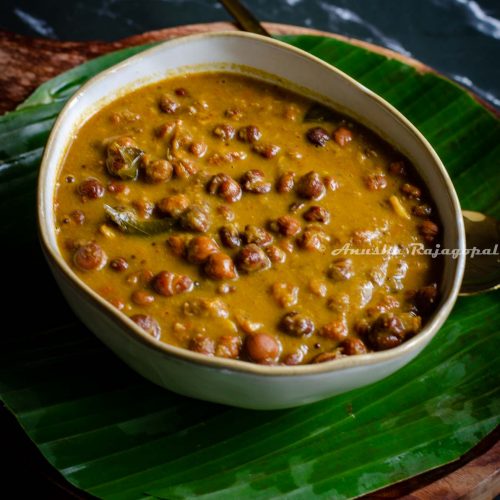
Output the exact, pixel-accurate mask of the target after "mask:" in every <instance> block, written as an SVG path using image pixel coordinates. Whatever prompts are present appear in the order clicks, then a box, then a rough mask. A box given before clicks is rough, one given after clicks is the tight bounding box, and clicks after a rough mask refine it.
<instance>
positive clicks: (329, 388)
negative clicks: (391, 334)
mask: <svg viewBox="0 0 500 500" xmlns="http://www.w3.org/2000/svg"><path fill="white" fill-rule="evenodd" d="M221 65H244V66H249V67H251V68H255V69H257V70H259V71H263V72H266V73H270V74H272V75H275V76H277V77H279V78H282V79H285V80H286V81H290V82H293V83H294V84H295V85H298V86H300V87H305V88H307V89H309V90H310V91H312V92H313V93H315V94H319V95H322V96H324V97H326V98H327V99H328V100H330V101H331V102H333V103H334V104H336V106H337V108H338V109H340V110H341V111H344V112H346V113H347V114H348V115H350V116H353V117H354V118H356V119H358V120H359V121H361V122H362V123H363V124H365V125H366V126H368V127H369V128H371V129H372V130H375V131H376V132H377V133H379V135H381V136H382V137H384V138H385V139H386V140H388V141H389V142H390V143H391V144H393V145H397V147H398V149H400V150H401V152H402V153H403V154H405V155H406V156H408V157H409V158H410V159H411V160H412V162H413V163H414V164H415V166H416V168H417V170H418V172H419V174H420V176H421V177H422V179H423V180H424V182H425V183H426V185H427V186H428V188H429V190H430V193H431V196H432V198H433V199H434V201H435V203H436V205H437V208H438V212H439V215H440V218H441V221H442V222H443V227H444V237H443V246H444V247H446V248H459V249H463V248H464V235H463V224H462V219H461V216H460V207H459V205H458V201H457V199H456V195H455V193H454V190H453V187H452V185H451V182H450V181H449V178H448V177H447V175H446V173H445V172H444V169H443V168H442V166H440V161H439V159H438V158H437V156H436V155H435V153H434V152H433V151H432V149H431V148H430V147H429V145H428V144H427V143H426V142H425V140H424V139H423V138H422V137H421V136H420V135H419V134H418V133H417V132H416V131H415V129H414V128H413V127H412V126H411V125H409V124H408V123H407V122H406V121H405V120H404V119H402V117H401V116H400V115H398V113H397V112H395V110H392V109H391V108H390V106H388V105H387V104H386V103H384V102H382V101H381V99H380V98H378V97H376V96H374V94H372V93H371V92H370V91H368V90H366V89H364V87H362V86H361V85H360V84H358V83H356V82H354V81H353V80H351V79H349V78H347V77H346V76H345V75H343V74H341V73H340V72H337V71H334V70H332V68H331V67H329V66H328V65H325V64H324V63H321V62H319V61H316V60H314V59H313V58H311V57H310V56H307V55H305V54H304V53H302V52H300V51H297V50H296V49H290V48H288V47H286V46H284V45H283V44H279V43H276V42H274V41H269V40H267V39H264V38H260V37H256V36H250V35H242V34H235V33H226V34H211V35H205V36H194V37H187V38H184V39H178V40H175V41H173V42H167V43H165V44H163V45H161V46H159V47H157V48H155V49H153V50H150V51H147V52H145V53H143V54H139V55H138V56H135V57H134V58H132V59H130V60H128V61H125V62H124V63H121V64H120V65H118V66H116V67H114V68H112V69H111V70H108V71H107V72H105V73H104V74H102V75H100V76H98V77H97V78H95V79H94V80H93V81H92V83H91V84H87V85H86V86H85V88H84V89H82V90H81V91H80V92H78V93H77V94H76V96H75V97H73V98H72V99H71V101H70V102H69V103H68V105H67V106H66V108H65V109H64V111H63V113H62V115H61V118H60V120H59V122H58V123H57V124H56V129H57V130H56V133H55V134H53V135H52V136H51V138H50V140H49V147H48V151H47V152H46V156H45V157H44V162H43V166H42V178H41V183H40V190H41V192H40V193H39V195H40V197H39V202H40V207H39V223H40V225H41V226H42V228H43V230H42V236H43V235H45V236H44V239H45V243H46V245H47V246H48V247H49V248H50V250H51V252H52V253H53V254H56V255H59V256H60V252H59V249H58V246H57V239H56V232H55V218H54V212H53V198H54V189H55V186H56V183H57V176H58V172H59V168H60V166H61V163H62V160H63V158H64V154H65V152H66V151H67V148H68V145H69V144H70V142H71V141H72V139H73V137H74V132H75V131H76V130H77V128H78V126H79V124H81V123H82V121H84V120H86V119H87V118H88V117H89V116H90V115H91V114H92V112H93V111H95V110H97V109H99V108H100V107H102V106H103V105H105V104H107V103H108V102H111V101H113V100H114V99H116V97H117V96H118V95H120V94H124V93H127V92H130V91H131V90H133V89H134V88H138V87H142V86H144V85H148V84H150V83H153V82H155V81H159V80H163V79H164V78H166V77H168V76H172V75H173V74H178V73H185V72H190V71H199V70H200V69H201V70H203V69H204V70H207V68H214V67H221ZM227 69H231V70H235V68H229V67H228V68H227ZM241 71H243V72H245V70H244V69H242V70H241ZM145 75H146V76H145ZM274 81H275V82H276V80H274ZM109 89H114V90H113V93H112V94H110V92H109ZM49 263H50V264H51V267H52V268H53V272H54V273H55V276H56V278H57V281H58V282H59V285H60V287H61V289H62V291H63V293H64V294H65V296H66V298H67V300H68V302H69V303H70V305H71V306H72V308H73V309H74V311H75V312H76V314H77V315H78V316H79V317H80V318H81V319H82V321H83V322H84V323H85V324H86V325H87V326H88V327H89V328H90V329H91V330H92V331H93V332H94V333H95V334H96V335H97V336H98V337H99V338H100V339H101V340H102V341H103V342H104V343H105V344H106V345H108V346H109V347H110V348H111V349H112V350H113V351H114V352H115V353H116V354H118V356H120V357H121V358H122V359H123V360H124V361H125V362H126V363H127V364H129V365H130V366H131V367H133V368H134V369H135V370H137V371H138V372H140V373H141V374H142V375H144V376H145V377H147V378H149V379H150V380H152V381H153V382H156V383H158V384H160V385H162V386H164V387H167V388H169V389H171V390H173V391H176V392H179V393H181V394H185V395H188V396H192V397H196V398H199V399H205V400H210V401H216V402H220V403H225V404H231V405H235V406H242V407H247V408H283V407H289V406H296V405H300V404H305V403H309V402H312V401H316V400H319V399H323V398H325V397H328V396H330V395H334V394H338V393H341V392H344V391H347V390H350V389H353V388H356V387H360V386H362V385H366V384H368V383H371V382H374V381H377V380H379V379H381V378H383V377H385V376H387V375H389V374H390V373H392V372H394V371H395V370H397V369H398V368H400V367H401V366H403V365H404V364H406V363H407V362H408V361H410V360H411V359H413V358H414V357H415V356H416V355H417V354H418V353H419V352H420V351H421V350H422V349H423V348H424V347H425V344H427V343H428V342H429V340H430V339H431V338H432V335H430V336H427V338H426V340H425V342H415V345H414V347H413V348H411V349H407V350H406V351H404V352H402V353H401V354H400V355H399V356H398V357H395V358H391V359H385V360H384V361H383V362H380V363H373V362H372V363H369V364H366V365H363V364H360V365H359V366H352V367H347V368H344V369H342V370H339V371H335V370H333V371H326V372H323V373H307V374H303V375H302V374H300V373H298V372H297V373H294V374H293V375H284V376H282V377H281V376H274V377H272V380H270V379H269V377H268V376H266V375H258V374H255V373H245V372H242V371H237V370H230V369H224V368H221V367H214V366H206V365H202V364H196V363H193V362H190V361H184V360H182V359H179V358H178V357H175V356H169V354H168V353H165V352H161V351H160V350H158V349H156V348H155V347H154V346H149V345H146V344H145V343H144V342H141V341H139V340H135V339H133V337H132V336H131V335H130V334H127V333H125V330H128V329H129V326H127V325H126V324H125V323H122V322H120V321H119V320H118V321H117V320H116V319H115V318H110V317H109V315H106V314H105V313H104V312H103V311H102V307H101V308H100V307H96V306H95V305H94V304H92V301H90V300H86V295H88V293H87V292H86V291H85V290H84V289H83V286H81V285H76V284H75V282H74V281H72V280H71V279H69V278H68V276H67V274H68V273H69V274H71V273H72V271H71V270H70V269H69V267H68V266H67V264H66V263H60V264H59V266H60V267H63V268H65V271H66V274H64V273H63V272H61V270H60V269H58V267H57V266H56V265H55V264H54V262H53V261H52V260H51V259H49ZM463 265H464V259H463V256H461V257H459V258H458V259H452V258H451V257H446V258H445V260H444V270H443V279H442V285H441V295H442V297H444V299H443V302H446V304H444V307H442V308H441V311H440V313H439V314H437V315H436V316H437V317H435V318H434V320H433V322H432V327H430V326H429V327H428V328H432V330H433V332H434V333H435V331H437V329H438V328H439V327H440V326H441V325H442V323H443V322H444V320H445V319H446V316H447V315H448V313H449V311H450V310H451V307H452V305H453V303H454V301H455V299H456V295H457V293H458V287H459V285H460V282H461V277H462V273H463ZM420 335H422V334H420ZM410 342H412V341H410ZM201 381H202V382H201Z"/></svg>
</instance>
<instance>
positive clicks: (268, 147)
mask: <svg viewBox="0 0 500 500" xmlns="http://www.w3.org/2000/svg"><path fill="white" fill-rule="evenodd" d="M252 151H254V152H255V153H257V154H258V155H260V156H262V158H265V159H266V160H270V159H271V158H274V157H275V156H276V155H277V154H278V153H279V152H280V151H281V148H280V147H279V146H277V145H276V144H254V146H253V148H252Z"/></svg>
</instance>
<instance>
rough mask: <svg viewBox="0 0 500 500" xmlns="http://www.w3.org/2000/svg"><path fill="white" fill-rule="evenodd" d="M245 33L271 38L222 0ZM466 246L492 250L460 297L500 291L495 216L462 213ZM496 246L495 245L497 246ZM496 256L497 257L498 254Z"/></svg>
mask: <svg viewBox="0 0 500 500" xmlns="http://www.w3.org/2000/svg"><path fill="white" fill-rule="evenodd" d="M220 2H221V4H222V5H223V6H224V8H225V9H226V10H227V11H228V12H229V14H230V15H231V16H233V18H234V19H235V21H236V23H237V24H238V26H239V28H240V29H241V30H243V31H248V32H250V33H256V34H258V35H264V36H268V37H271V34H270V33H269V32H268V31H267V30H266V29H265V28H264V27H263V26H262V24H261V23H260V22H259V20H258V19H257V18H256V17H255V16H254V15H253V14H252V13H251V12H250V11H249V10H248V9H247V8H246V7H245V6H244V5H243V4H241V3H240V1H239V0H220ZM462 215H463V217H464V224H465V237H466V242H467V244H466V247H467V248H468V249H473V248H477V249H478V250H479V251H481V250H483V249H486V250H487V249H490V251H491V253H490V254H485V255H474V256H472V254H470V253H468V254H467V257H466V263H465V273H464V279H463V281H462V286H461V288H460V295H476V294H479V293H485V292H489V291H490V290H496V289H497V288H500V256H499V255H498V252H499V248H500V244H499V242H500V238H499V235H500V224H499V222H498V221H497V220H495V219H494V218H493V217H490V216H488V215H484V214H482V213H479V212H471V211H469V210H463V211H462ZM495 245H496V246H495ZM495 253H496V255H495Z"/></svg>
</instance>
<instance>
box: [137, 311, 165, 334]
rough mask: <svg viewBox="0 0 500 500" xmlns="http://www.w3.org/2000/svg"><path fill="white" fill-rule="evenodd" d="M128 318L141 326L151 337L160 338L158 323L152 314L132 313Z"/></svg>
mask: <svg viewBox="0 0 500 500" xmlns="http://www.w3.org/2000/svg"><path fill="white" fill-rule="evenodd" d="M130 319H131V320H132V321H133V322H134V323H135V324H137V325H138V326H139V327H141V328H142V329H143V330H144V331H145V332H146V333H149V335H151V337H154V338H155V339H159V338H160V335H161V328H160V324H159V323H158V321H156V320H155V319H154V318H153V317H152V316H149V315H146V314H134V315H133V316H131V317H130Z"/></svg>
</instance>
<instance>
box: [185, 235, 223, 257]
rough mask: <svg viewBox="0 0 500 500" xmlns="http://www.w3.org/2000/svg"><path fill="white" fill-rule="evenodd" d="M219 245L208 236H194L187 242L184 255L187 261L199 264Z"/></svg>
mask: <svg viewBox="0 0 500 500" xmlns="http://www.w3.org/2000/svg"><path fill="white" fill-rule="evenodd" d="M218 251H219V245H217V243H216V242H215V240H214V239H213V238H210V237H209V236H195V237H194V238H192V239H191V240H190V241H189V243H188V244H187V250H186V256H187V259H188V260H189V262H193V263H195V264H201V263H202V262H205V260H206V259H207V258H208V257H209V255H211V254H213V253H215V252H218Z"/></svg>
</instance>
